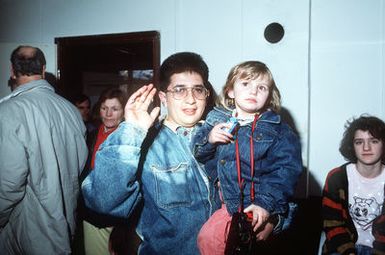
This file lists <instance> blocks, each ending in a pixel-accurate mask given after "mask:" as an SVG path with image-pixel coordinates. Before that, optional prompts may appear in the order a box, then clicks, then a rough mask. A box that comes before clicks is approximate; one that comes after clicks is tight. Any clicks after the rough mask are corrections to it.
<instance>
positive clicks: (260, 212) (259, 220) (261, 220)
mask: <svg viewBox="0 0 385 255" xmlns="http://www.w3.org/2000/svg"><path fill="white" fill-rule="evenodd" d="M243 212H244V213H248V212H252V213H253V221H252V222H251V225H252V226H253V231H254V232H256V231H257V230H258V228H260V227H261V226H262V225H263V224H265V223H266V222H267V220H268V219H269V216H270V214H269V212H268V211H266V210H265V209H264V208H262V207H260V206H258V205H254V204H251V205H249V206H248V207H247V208H246V209H245V210H243Z"/></svg>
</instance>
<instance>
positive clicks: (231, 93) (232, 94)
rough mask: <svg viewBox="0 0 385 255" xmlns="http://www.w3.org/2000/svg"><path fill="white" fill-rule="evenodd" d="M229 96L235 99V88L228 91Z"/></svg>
mask: <svg viewBox="0 0 385 255" xmlns="http://www.w3.org/2000/svg"><path fill="white" fill-rule="evenodd" d="M227 96H228V97H229V98H232V99H234V98H235V96H234V90H233V89H229V90H228V91H227Z"/></svg>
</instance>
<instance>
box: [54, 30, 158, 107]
mask: <svg viewBox="0 0 385 255" xmlns="http://www.w3.org/2000/svg"><path fill="white" fill-rule="evenodd" d="M55 44H57V61H58V63H57V68H58V69H57V74H56V77H57V84H56V89H57V92H58V93H59V94H61V95H62V96H64V97H65V98H68V99H71V98H72V97H73V96H76V95H79V94H85V95H87V96H89V97H90V99H91V102H92V103H94V102H96V100H97V99H98V97H99V95H100V93H101V92H102V91H103V90H105V89H107V88H111V87H118V88H120V89H122V90H124V91H126V92H127V94H128V95H130V94H131V93H132V92H134V91H135V90H136V89H138V88H139V87H140V86H142V85H144V84H148V83H154V85H155V87H158V78H159V65H160V34H159V32H158V31H146V32H133V33H121V34H104V35H87V36H76V37H57V38H55ZM154 103H155V105H158V104H159V102H154Z"/></svg>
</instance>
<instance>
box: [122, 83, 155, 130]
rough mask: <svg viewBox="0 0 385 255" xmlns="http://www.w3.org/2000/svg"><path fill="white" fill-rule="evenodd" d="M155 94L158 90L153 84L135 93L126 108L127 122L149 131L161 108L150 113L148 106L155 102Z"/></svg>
mask: <svg viewBox="0 0 385 255" xmlns="http://www.w3.org/2000/svg"><path fill="white" fill-rule="evenodd" d="M155 94H156V88H154V85H153V84H149V85H145V86H143V87H141V88H140V89H138V90H137V91H135V92H134V93H133V94H132V95H131V96H130V98H129V99H128V101H127V104H126V106H125V108H124V117H125V120H126V121H127V122H130V123H132V124H134V125H136V126H139V127H141V128H143V129H146V130H147V129H149V128H150V127H151V126H152V125H153V124H154V122H155V120H156V118H157V117H158V115H159V112H160V108H159V107H155V108H154V109H152V111H151V112H148V106H149V105H150V103H151V102H152V101H153V99H154V96H155Z"/></svg>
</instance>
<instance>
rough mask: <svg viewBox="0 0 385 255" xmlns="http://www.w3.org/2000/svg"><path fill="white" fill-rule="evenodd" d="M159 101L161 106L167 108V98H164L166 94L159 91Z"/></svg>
mask: <svg viewBox="0 0 385 255" xmlns="http://www.w3.org/2000/svg"><path fill="white" fill-rule="evenodd" d="M158 94H159V99H160V102H161V103H162V105H163V106H167V97H166V93H164V92H163V91H159V93H158Z"/></svg>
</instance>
